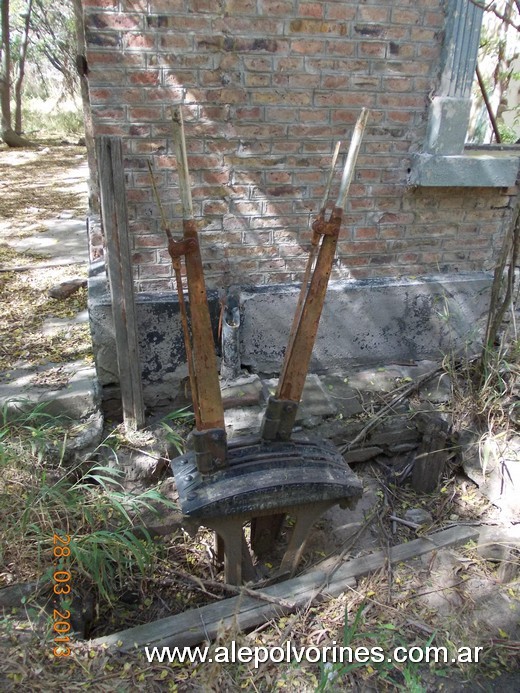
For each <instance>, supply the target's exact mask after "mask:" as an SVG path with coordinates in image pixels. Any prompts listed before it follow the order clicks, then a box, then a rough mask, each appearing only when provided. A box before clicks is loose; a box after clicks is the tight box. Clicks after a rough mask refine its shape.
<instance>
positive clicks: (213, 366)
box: [172, 107, 225, 431]
mask: <svg viewBox="0 0 520 693" xmlns="http://www.w3.org/2000/svg"><path fill="white" fill-rule="evenodd" d="M172 127H173V144H174V150H175V157H176V159H177V171H178V175H179V189H180V195H181V202H182V214H183V236H184V239H185V240H187V241H190V240H192V242H195V243H196V244H197V249H196V251H195V252H190V253H188V254H186V255H185V257H184V261H185V265H186V279H187V284H188V298H189V306H190V315H191V340H192V341H191V343H192V352H193V368H194V373H195V376H196V377H195V382H192V389H195V390H196V394H195V398H196V400H197V403H198V408H199V413H200V428H199V430H202V431H205V430H209V429H224V426H225V424H224V408H223V406H222V396H221V392H220V383H219V379H218V369H217V360H216V356H215V343H214V339H213V330H212V328H211V319H210V314H209V307H208V299H207V295H206V285H205V282H204V273H203V268H202V258H201V255H200V248H199V245H198V234H197V225H196V222H195V220H194V218H193V204H192V199H191V190H190V180H189V170H188V158H187V154H186V139H185V136H184V122H183V118H182V111H181V109H180V107H176V108H174V109H172Z"/></svg>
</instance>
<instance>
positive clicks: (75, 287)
mask: <svg viewBox="0 0 520 693" xmlns="http://www.w3.org/2000/svg"><path fill="white" fill-rule="evenodd" d="M86 286H87V279H81V278H79V277H78V278H76V279H68V280H67V281H64V282H60V283H59V284H55V285H54V286H52V287H51V288H50V289H49V291H48V292H47V293H48V295H49V296H50V297H51V298H55V299H59V300H63V299H65V298H69V296H72V294H75V293H76V292H77V291H79V290H80V289H83V288H85V287H86Z"/></svg>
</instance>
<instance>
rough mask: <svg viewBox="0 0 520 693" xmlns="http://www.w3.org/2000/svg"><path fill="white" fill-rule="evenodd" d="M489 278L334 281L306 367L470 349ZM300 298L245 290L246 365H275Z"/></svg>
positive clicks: (293, 293) (290, 292) (262, 368)
mask: <svg viewBox="0 0 520 693" xmlns="http://www.w3.org/2000/svg"><path fill="white" fill-rule="evenodd" d="M490 285H491V276H490V275H487V274H484V273H475V274H469V275H442V276H436V277H424V278H418V279H413V280H411V279H395V280H391V279H384V280H364V281H343V282H335V283H331V285H330V286H329V290H328V294H327V299H326V301H325V306H324V309H323V314H322V317H321V322H320V327H319V331H318V335H317V339H316V344H315V347H314V352H313V358H312V360H311V365H310V370H311V371H312V372H313V373H325V372H327V371H328V372H334V371H345V370H349V369H352V368H353V367H365V366H370V365H385V364H390V363H399V362H403V361H411V360H412V361H422V360H425V359H433V360H436V359H440V358H442V356H443V355H445V354H446V353H451V352H454V351H455V352H459V351H464V350H465V349H472V348H474V347H475V346H476V345H477V344H479V343H480V335H481V329H482V327H483V322H484V320H485V317H486V314H487V309H488V303H489V294H488V291H489V287H490ZM297 297H298V288H297V287H290V288H287V287H261V288H259V289H254V290H251V291H243V292H242V294H241V302H242V312H243V322H242V327H241V353H242V364H243V365H245V366H247V367H249V368H250V369H251V370H253V371H257V372H263V373H270V372H273V373H277V372H279V370H280V364H281V362H282V358H283V354H284V352H285V346H286V344H287V338H288V334H289V330H290V323H291V320H292V316H293V314H294V311H295V308H296V302H297Z"/></svg>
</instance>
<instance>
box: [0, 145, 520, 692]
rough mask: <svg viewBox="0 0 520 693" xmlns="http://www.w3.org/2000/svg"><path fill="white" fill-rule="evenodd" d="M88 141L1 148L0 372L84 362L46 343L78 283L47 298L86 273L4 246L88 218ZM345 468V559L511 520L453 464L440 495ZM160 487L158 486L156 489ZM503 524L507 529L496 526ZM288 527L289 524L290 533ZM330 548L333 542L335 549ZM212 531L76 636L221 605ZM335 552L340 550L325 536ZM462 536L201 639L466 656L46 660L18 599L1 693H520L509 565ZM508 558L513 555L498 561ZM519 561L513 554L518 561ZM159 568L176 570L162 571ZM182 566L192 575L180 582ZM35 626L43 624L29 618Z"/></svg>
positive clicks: (72, 338) (81, 343)
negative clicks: (344, 660)
mask: <svg viewBox="0 0 520 693" xmlns="http://www.w3.org/2000/svg"><path fill="white" fill-rule="evenodd" d="M85 158H86V157H85V150H84V149H83V148H81V147H76V146H72V145H60V146H45V147H41V148H38V149H34V150H32V149H31V150H25V151H11V150H7V149H5V148H2V147H0V270H1V272H0V299H1V305H0V371H2V372H3V377H7V378H8V377H9V372H10V371H11V370H12V369H13V368H15V367H20V365H24V364H25V365H27V364H28V365H30V366H36V365H38V364H41V363H44V362H48V361H52V362H53V363H56V368H58V369H59V366H60V364H62V363H65V362H67V361H68V360H71V359H77V358H83V359H87V360H88V359H89V358H91V348H90V341H89V335H88V328H86V327H85V325H79V326H76V327H67V328H66V329H64V330H63V331H62V332H58V333H57V334H56V333H54V334H52V335H47V336H45V335H44V333H43V332H42V325H43V323H44V322H45V320H46V319H48V318H50V317H58V318H62V317H71V316H73V315H75V314H77V313H78V312H79V311H82V310H84V309H85V307H86V293H85V291H84V290H81V291H80V292H78V293H77V294H74V295H73V296H71V297H70V298H68V299H65V300H63V301H56V300H55V299H52V298H50V297H49V296H48V294H47V291H48V289H49V288H51V287H52V286H53V285H54V284H56V283H57V282H58V281H61V280H63V279H65V278H70V277H77V276H80V277H84V276H86V271H87V267H86V265H84V264H81V263H80V264H73V265H70V266H67V267H58V268H56V267H54V268H53V267H48V266H46V265H47V264H48V263H49V258H42V257H41V255H39V256H35V255H34V253H32V252H31V250H30V249H25V250H20V249H16V248H15V247H14V246H13V243H12V242H13V240H16V239H24V238H34V239H37V238H38V234H40V233H44V232H45V230H47V229H48V224H47V222H52V221H53V220H55V219H60V218H61V219H63V218H67V217H68V218H71V217H80V218H81V216H82V215H84V214H85V208H86V186H85V179H84V171H85V169H84V163H85ZM355 471H356V472H357V473H359V475H360V476H361V477H362V479H363V480H364V483H365V486H366V488H369V487H370V489H371V491H370V494H371V495H370V498H371V502H370V503H369V506H365V507H364V508H363V509H362V511H361V513H360V514H358V516H356V522H357V523H358V524H359V525H360V526H362V525H366V526H365V533H364V537H365V540H364V542H360V543H359V544H358V545H357V546H353V547H351V549H350V550H349V552H348V554H347V556H348V557H349V558H352V557H355V556H356V555H359V554H362V553H366V552H369V551H370V550H373V549H374V548H383V549H385V550H387V551H390V550H391V547H392V546H394V545H397V544H399V543H404V542H408V541H410V540H412V539H414V538H416V537H418V536H421V535H422V534H423V533H425V532H426V533H427V532H429V531H434V530H438V529H442V528H445V527H448V526H450V525H453V524H457V523H459V524H470V525H483V526H491V527H496V526H499V525H504V524H506V525H507V524H508V522H507V518H503V517H500V516H499V515H497V513H496V509H495V508H494V507H493V506H492V505H491V504H490V503H489V502H488V501H487V500H486V499H485V498H484V497H483V496H482V495H481V494H480V493H479V491H478V488H477V487H476V485H475V484H473V483H472V482H471V481H469V480H468V479H467V478H465V477H464V475H463V474H461V470H460V467H459V466H458V465H457V461H456V459H455V460H454V462H453V465H452V466H451V467H450V470H449V473H448V474H447V475H446V477H445V478H444V480H443V484H442V486H441V488H440V489H439V491H438V492H436V493H433V494H424V495H421V496H418V495H417V494H415V493H414V492H413V491H412V489H411V488H410V486H409V485H408V484H406V483H404V484H402V485H401V484H395V483H392V482H391V481H389V479H388V477H387V476H386V475H385V473H384V468H383V467H382V466H381V465H378V464H377V462H376V463H368V464H362V465H358V466H357V467H356V468H355ZM163 483H164V484H167V483H168V482H163ZM411 508H415V509H417V508H419V509H421V510H423V511H427V512H428V513H429V514H430V517H431V521H428V522H427V523H426V525H420V526H419V527H415V528H413V527H408V526H406V525H404V524H397V525H396V523H395V522H393V521H392V520H391V519H390V518H391V516H398V517H404V515H405V513H406V511H407V510H409V509H411ZM509 525H511V523H510V522H509ZM288 531H290V527H289V528H288ZM333 543H334V542H333ZM210 544H211V537H209V535H208V533H201V534H199V535H198V537H197V539H196V540H192V539H189V538H188V537H187V535H183V534H182V533H181V534H179V535H178V536H176V537H174V538H169V539H168V540H165V541H164V551H163V553H162V557H161V559H160V561H159V562H158V563H157V564H156V565H155V567H154V572H153V574H150V575H143V576H141V577H140V578H139V579H138V580H135V579H134V576H132V579H131V586H132V588H134V587H136V590H135V592H132V595H133V596H132V598H131V599H129V598H128V595H127V596H126V601H125V597H124V595H119V597H120V599H119V601H117V603H116V604H115V605H113V606H112V607H110V608H109V607H108V606H107V605H106V604H100V603H98V604H97V605H96V606H95V608H94V618H93V623H92V625H91V628H90V631H89V636H90V637H96V636H99V635H102V634H106V633H109V632H114V631H117V630H120V629H122V628H125V627H129V626H132V625H137V624H139V623H146V622H150V621H152V620H154V619H158V618H162V617H164V616H167V615H171V614H172V613H177V612H179V611H183V610H185V609H189V608H194V607H196V606H197V605H200V604H203V603H207V602H208V601H217V600H219V599H222V598H224V597H225V596H227V595H225V593H224V592H219V590H218V589H217V588H215V587H214V585H213V586H212V588H211V589H210V588H209V587H208V585H207V584H206V583H205V581H210V580H212V581H214V580H218V579H221V577H219V575H218V574H216V573H215V571H214V568H213V567H212V563H211V560H210V554H211V550H210ZM329 544H330V531H329V527H328V525H327V521H326V520H325V521H321V522H320V523H319V524H318V527H317V529H316V531H315V532H314V534H313V536H312V538H311V541H310V543H309V548H308V550H307V552H306V554H305V557H304V562H303V568H305V569H307V570H308V569H310V568H311V567H312V566H313V565H315V564H317V563H319V562H320V561H322V560H323V559H324V557H325V556H326V554H327V551H328V550H329V548H330V546H329ZM333 548H335V550H336V551H338V552H340V551H341V546H338V545H337V543H336V544H335V545H334V547H333ZM477 549H478V547H477V545H476V544H475V543H474V542H473V543H469V544H467V545H465V546H461V547H455V548H453V549H447V550H443V551H439V552H438V553H433V554H429V555H427V556H426V557H425V558H418V559H415V560H414V561H412V562H408V563H403V564H398V565H395V566H393V567H391V566H390V565H389V564H388V565H386V566H385V567H384V568H383V569H381V570H380V571H378V573H377V574H373V575H370V576H368V577H366V578H363V579H361V580H359V582H358V583H357V585H356V586H355V587H348V588H345V592H344V594H342V595H341V596H339V597H337V598H335V599H331V600H328V601H326V602H324V603H321V604H313V605H312V606H311V607H310V608H309V609H307V610H305V612H303V613H298V614H296V615H289V616H284V617H281V618H278V619H274V620H273V621H271V622H269V623H267V624H263V625H262V626H260V627H258V628H256V629H255V630H253V631H252V632H250V633H247V634H243V633H238V632H234V631H233V630H231V631H229V630H228V631H222V633H221V635H220V637H219V639H218V642H217V643H216V644H214V645H213V647H216V646H219V645H228V644H229V643H230V641H231V640H234V641H236V642H237V644H238V645H240V646H244V647H264V646H265V647H278V646H281V645H283V644H284V643H285V642H287V641H288V640H290V641H291V643H292V644H293V645H294V646H296V647H305V646H307V647H311V646H312V647H316V646H320V647H322V646H326V645H329V644H330V643H332V642H336V643H338V644H342V645H345V646H347V645H348V646H352V647H362V646H364V647H371V646H374V645H377V646H380V647H382V648H383V649H384V651H385V652H389V651H391V650H392V648H395V647H397V646H405V647H416V648H422V649H424V648H425V647H427V646H429V645H435V646H437V647H447V648H450V652H453V651H454V650H456V648H460V647H472V648H474V647H481V648H482V650H481V656H480V658H479V661H478V662H477V663H471V662H460V663H459V662H457V663H453V662H452V660H451V659H450V660H449V661H448V662H447V663H439V662H432V663H429V664H428V663H424V662H419V663H417V662H406V663H399V664H398V663H394V664H392V665H391V666H386V667H378V666H376V665H375V664H370V663H368V664H367V663H364V664H363V665H356V666H353V665H348V664H347V665H344V666H335V665H334V666H332V667H329V668H328V669H327V667H324V666H320V665H319V664H315V663H314V664H313V663H302V664H300V665H297V664H295V663H294V662H293V663H279V664H275V663H272V662H271V663H267V664H262V665H261V666H260V667H259V668H254V667H253V666H252V665H251V664H247V663H235V664H222V663H218V662H212V663H210V664H209V663H206V664H204V665H203V664H200V663H199V664H184V665H182V664H180V663H179V662H177V663H175V664H167V663H162V664H161V663H157V662H156V663H154V664H151V663H148V662H147V661H146V659H145V657H144V654H143V652H142V651H141V652H138V653H135V654H132V655H108V654H107V653H106V652H104V651H103V649H102V648H92V647H90V646H89V645H88V641H86V642H85V643H84V644H83V645H82V646H81V647H79V648H78V649H77V651H74V653H73V655H72V656H71V657H67V658H56V657H54V656H53V654H52V647H51V646H50V645H49V638H50V635H49V632H48V628H47V626H45V619H44V618H43V620H42V614H41V613H40V614H38V613H36V612H35V611H34V609H31V608H28V607H27V605H26V604H25V602H23V604H22V606H21V607H20V609H19V612H18V614H16V613H15V615H14V616H13V615H11V616H9V617H7V615H4V618H3V620H2V631H3V637H2V644H1V645H0V650H1V654H2V664H1V665H0V685H1V687H2V689H3V690H6V691H15V690H20V689H21V688H23V689H26V690H31V691H51V690H70V691H80V690H85V689H90V690H93V691H135V690H143V691H240V690H250V691H275V690H285V691H289V692H292V691H294V692H295V693H296V691H320V690H329V691H343V690H352V691H360V692H361V691H365V692H366V693H368V692H369V691H370V692H372V691H397V690H401V691H416V692H419V691H499V690H500V691H514V690H520V656H519V655H520V627H519V617H518V615H519V605H520V584H519V577H518V574H516V575H514V574H513V577H509V578H507V579H504V575H503V574H501V573H500V563H499V562H497V561H495V560H489V559H486V558H485V557H483V556H482V555H481V553H479V551H478V550H477ZM511 560H513V559H511ZM515 560H516V559H515ZM172 566H173V567H175V569H176V570H177V573H176V574H174V573H173V572H172ZM183 574H184V575H185V576H186V575H188V574H189V575H191V576H195V580H187V579H186V577H184V578H183V577H182V576H183ZM42 623H43V624H44V625H43V626H42Z"/></svg>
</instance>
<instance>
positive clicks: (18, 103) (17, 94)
mask: <svg viewBox="0 0 520 693" xmlns="http://www.w3.org/2000/svg"><path fill="white" fill-rule="evenodd" d="M32 4H33V0H28V4H27V14H26V15H25V23H24V33H23V36H22V43H21V45H20V56H19V59H18V76H17V78H16V82H15V84H14V99H15V109H16V110H15V117H14V131H15V132H16V133H17V134H18V135H21V134H22V86H23V79H24V76H25V59H26V57H27V46H28V44H29V26H30V23H31V12H32Z"/></svg>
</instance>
